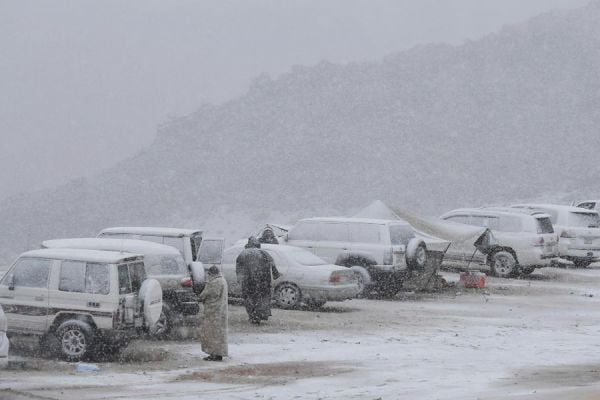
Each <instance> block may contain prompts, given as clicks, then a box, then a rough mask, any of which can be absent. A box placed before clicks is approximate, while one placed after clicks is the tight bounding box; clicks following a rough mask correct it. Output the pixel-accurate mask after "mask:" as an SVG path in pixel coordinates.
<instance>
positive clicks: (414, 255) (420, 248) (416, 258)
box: [406, 238, 427, 271]
mask: <svg viewBox="0 0 600 400" xmlns="http://www.w3.org/2000/svg"><path fill="white" fill-rule="evenodd" d="M425 264H427V247H426V246H425V243H424V242H423V241H422V240H420V239H417V238H413V239H411V240H410V241H409V242H408V244H407V245H406V265H407V266H408V268H409V269H410V270H411V271H423V270H425Z"/></svg>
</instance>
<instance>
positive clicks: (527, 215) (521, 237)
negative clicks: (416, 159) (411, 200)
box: [440, 207, 558, 277]
mask: <svg viewBox="0 0 600 400" xmlns="http://www.w3.org/2000/svg"><path fill="white" fill-rule="evenodd" d="M440 218H441V219H444V220H446V221H452V222H457V223H462V224H467V225H473V226H481V227H485V228H489V229H490V230H491V231H492V234H493V235H494V239H495V240H496V241H497V247H495V249H494V251H492V252H491V253H489V254H487V255H486V254H482V253H480V252H477V251H476V250H475V246H471V245H469V244H467V243H463V244H462V245H461V246H458V247H457V246H450V248H449V249H448V251H447V252H446V255H445V256H444V264H445V265H449V266H453V267H458V268H469V267H470V265H471V262H473V263H474V264H475V265H476V266H477V267H478V268H479V269H482V270H485V271H488V270H489V272H490V273H491V274H492V275H495V276H499V277H511V276H516V275H518V274H519V273H523V274H530V273H532V272H533V271H534V270H535V268H540V267H544V266H548V265H550V263H551V261H552V259H554V258H556V257H557V256H558V247H557V242H558V239H557V235H556V234H555V233H554V230H553V228H552V223H551V222H550V215H548V214H545V213H543V212H535V211H529V210H517V209H514V208H509V207H488V208H460V209H457V210H453V211H449V212H447V213H445V214H443V215H442V216H441V217H440Z"/></svg>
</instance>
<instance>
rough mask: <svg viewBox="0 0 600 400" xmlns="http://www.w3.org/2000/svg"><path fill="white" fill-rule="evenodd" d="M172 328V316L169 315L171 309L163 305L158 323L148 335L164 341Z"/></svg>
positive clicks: (165, 304)
mask: <svg viewBox="0 0 600 400" xmlns="http://www.w3.org/2000/svg"><path fill="white" fill-rule="evenodd" d="M172 328H173V316H172V315H171V307H169V306H168V305H167V303H163V308H162V311H161V313H160V317H159V318H158V321H157V322H156V324H154V325H153V326H152V328H150V330H149V332H150V335H151V336H152V337H155V338H156V339H161V340H162V339H166V338H168V337H169V335H170V334H171V329H172Z"/></svg>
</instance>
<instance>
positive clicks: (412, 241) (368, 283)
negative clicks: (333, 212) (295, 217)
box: [284, 218, 428, 292]
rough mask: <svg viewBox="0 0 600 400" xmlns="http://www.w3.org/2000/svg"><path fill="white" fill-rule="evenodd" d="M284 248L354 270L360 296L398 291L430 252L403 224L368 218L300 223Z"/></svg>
mask: <svg viewBox="0 0 600 400" xmlns="http://www.w3.org/2000/svg"><path fill="white" fill-rule="evenodd" d="M284 243H285V244H288V245H290V246H296V247H301V248H303V249H306V250H309V251H310V252H312V253H314V254H316V255H317V256H319V257H320V258H322V259H323V260H325V261H327V262H328V263H331V264H335V265H342V266H345V267H348V268H352V269H353V270H354V271H355V272H356V274H357V277H358V282H359V285H360V287H361V292H362V291H364V290H366V289H368V288H371V287H375V288H385V290H386V291H391V290H394V291H395V290H397V289H399V288H400V286H401V285H402V280H403V279H404V278H405V277H406V275H407V273H409V272H410V271H411V270H423V269H424V268H425V264H426V263H427V257H428V251H427V246H426V244H425V241H424V240H423V239H421V238H418V237H416V235H415V232H414V230H413V228H412V227H411V225H410V224H408V223H407V222H404V221H397V220H396V221H392V220H380V219H366V218H308V219H303V220H300V221H299V222H298V223H296V225H294V226H293V227H292V228H291V229H290V230H289V232H288V234H287V236H286V237H285V241H284Z"/></svg>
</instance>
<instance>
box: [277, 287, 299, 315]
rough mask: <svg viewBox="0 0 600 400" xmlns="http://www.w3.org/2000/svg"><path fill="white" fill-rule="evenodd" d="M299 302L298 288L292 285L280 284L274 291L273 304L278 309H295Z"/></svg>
mask: <svg viewBox="0 0 600 400" xmlns="http://www.w3.org/2000/svg"><path fill="white" fill-rule="evenodd" d="M301 300H302V293H301V292H300V288H298V286H296V285H294V284H292V283H287V282H286V283H282V284H281V285H279V286H277V289H275V304H277V306H278V307H280V308H283V309H291V308H296V307H298V306H299V305H300V301H301Z"/></svg>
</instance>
